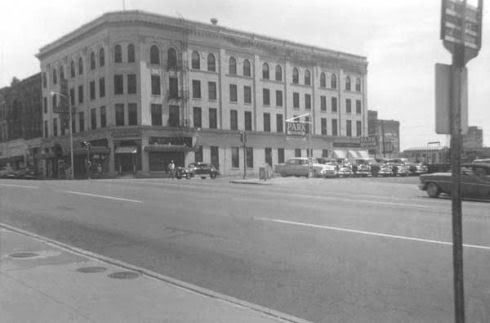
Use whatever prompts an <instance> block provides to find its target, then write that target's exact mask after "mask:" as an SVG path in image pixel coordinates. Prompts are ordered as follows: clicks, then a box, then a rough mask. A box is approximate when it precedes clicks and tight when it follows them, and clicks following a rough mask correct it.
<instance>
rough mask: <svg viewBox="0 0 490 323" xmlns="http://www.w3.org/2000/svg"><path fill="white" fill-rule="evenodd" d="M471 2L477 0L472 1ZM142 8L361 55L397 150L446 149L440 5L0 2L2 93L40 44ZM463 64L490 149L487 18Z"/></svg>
mask: <svg viewBox="0 0 490 323" xmlns="http://www.w3.org/2000/svg"><path fill="white" fill-rule="evenodd" d="M469 2H476V0H469ZM123 6H125V7H126V9H127V10H135V9H138V10H144V11H149V12H154V13H157V14H163V15H168V16H175V17H176V16H181V17H184V18H185V19H189V20H194V21H200V22H209V19H210V18H212V17H216V18H217V19H218V20H219V24H220V25H222V26H226V27H229V28H233V29H238V30H243V31H247V32H253V33H257V34H262V35H267V36H271V37H277V38H281V39H288V40H291V41H295V42H300V43H304V44H308V45H315V46H319V47H323V48H328V49H333V50H339V51H344V52H348V53H352V54H356V55H362V56H366V57H367V60H368V63H369V66H368V88H367V91H368V107H369V109H370V110H377V111H378V116H379V118H381V119H394V120H399V121H400V132H401V148H402V149H406V148H409V147H414V146H427V143H428V142H431V141H440V142H441V144H442V145H446V144H449V143H448V140H447V137H446V136H438V135H436V134H435V131H434V129H435V126H434V124H435V121H434V115H435V113H434V64H435V63H445V64H450V63H451V56H450V54H449V53H448V52H447V51H446V50H445V49H444V48H443V46H442V42H441V41H440V39H439V30H440V13H441V8H440V6H441V1H440V0H411V1H402V0H248V1H244V0H233V1H232V0H206V1H202V0H125V1H124V0H44V1H42V0H5V1H2V8H1V10H0V88H1V87H4V86H7V85H9V84H10V81H11V80H12V78H13V77H14V76H15V77H17V78H19V79H23V78H26V77H28V76H30V75H33V74H35V73H37V72H39V62H38V60H37V59H36V58H35V56H34V55H35V54H36V53H37V52H38V51H39V48H41V47H42V46H44V45H46V44H48V43H50V42H52V41H54V40H56V39H58V38H59V37H61V36H63V35H64V34H66V33H68V32H70V31H73V30H74V29H76V28H78V27H79V26H80V25H82V24H84V23H87V22H89V21H91V20H93V19H95V18H97V17H99V16H100V15H102V14H103V13H105V12H108V11H118V10H123ZM483 19H484V25H483V41H482V43H483V45H482V50H481V51H480V54H479V56H478V57H476V58H475V59H473V60H472V61H471V62H470V63H469V64H468V72H469V124H470V125H475V126H478V127H481V128H483V131H484V144H485V145H490V100H489V99H490V82H489V81H488V80H487V76H488V75H489V72H490V48H489V41H490V16H489V10H488V4H487V7H485V10H484V18H483Z"/></svg>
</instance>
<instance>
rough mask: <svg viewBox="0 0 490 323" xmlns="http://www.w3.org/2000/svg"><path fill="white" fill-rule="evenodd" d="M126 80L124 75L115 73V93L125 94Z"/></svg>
mask: <svg viewBox="0 0 490 323" xmlns="http://www.w3.org/2000/svg"><path fill="white" fill-rule="evenodd" d="M123 92H124V81H123V76H122V75H120V74H117V75H114V94H123Z"/></svg>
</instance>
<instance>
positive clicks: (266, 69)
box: [262, 63, 269, 80]
mask: <svg viewBox="0 0 490 323" xmlns="http://www.w3.org/2000/svg"><path fill="white" fill-rule="evenodd" d="M262 78H263V79H264V80H268V79H269V64H267V63H264V64H263V65H262Z"/></svg>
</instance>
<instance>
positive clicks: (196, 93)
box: [192, 80, 201, 99]
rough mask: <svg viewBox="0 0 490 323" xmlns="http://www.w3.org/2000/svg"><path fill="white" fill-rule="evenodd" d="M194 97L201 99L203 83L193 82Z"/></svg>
mask: <svg viewBox="0 0 490 323" xmlns="http://www.w3.org/2000/svg"><path fill="white" fill-rule="evenodd" d="M192 97H193V98H194V99H200V98H201V81H199V80H192Z"/></svg>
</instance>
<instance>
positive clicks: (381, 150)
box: [368, 110, 400, 158]
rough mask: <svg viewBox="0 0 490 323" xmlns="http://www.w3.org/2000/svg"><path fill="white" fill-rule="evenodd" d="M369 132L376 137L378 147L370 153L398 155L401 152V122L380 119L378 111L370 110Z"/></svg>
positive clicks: (384, 155) (388, 156)
mask: <svg viewBox="0 0 490 323" xmlns="http://www.w3.org/2000/svg"><path fill="white" fill-rule="evenodd" d="M368 134H369V136H373V137H375V138H376V147H375V148H370V149H369V154H371V155H374V156H376V157H387V158H390V157H396V156H398V154H399V153H400V122H399V121H396V120H382V119H378V112H377V111H374V110H369V111H368Z"/></svg>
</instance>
